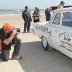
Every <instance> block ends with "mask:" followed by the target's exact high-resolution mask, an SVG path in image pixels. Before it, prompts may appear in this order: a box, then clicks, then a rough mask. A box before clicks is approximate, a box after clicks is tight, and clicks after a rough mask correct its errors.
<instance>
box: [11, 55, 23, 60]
mask: <svg viewBox="0 0 72 72" xmlns="http://www.w3.org/2000/svg"><path fill="white" fill-rule="evenodd" d="M22 59H23V57H22V56H19V55H18V56H13V57H12V60H22Z"/></svg>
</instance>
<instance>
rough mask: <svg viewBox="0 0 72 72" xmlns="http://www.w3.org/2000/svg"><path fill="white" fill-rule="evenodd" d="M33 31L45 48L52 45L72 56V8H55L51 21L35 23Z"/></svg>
mask: <svg viewBox="0 0 72 72" xmlns="http://www.w3.org/2000/svg"><path fill="white" fill-rule="evenodd" d="M33 32H34V34H36V35H37V36H38V37H39V38H40V39H41V42H42V45H43V48H44V50H48V48H49V46H50V47H52V48H54V49H56V50H58V51H60V52H62V53H63V54H65V55H66V56H68V57H70V58H72V8H64V9H57V10H55V11H54V14H53V17H52V19H51V20H50V21H47V22H38V23H35V24H33Z"/></svg>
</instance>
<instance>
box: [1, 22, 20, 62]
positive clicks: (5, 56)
mask: <svg viewBox="0 0 72 72" xmlns="http://www.w3.org/2000/svg"><path fill="white" fill-rule="evenodd" d="M16 34H17V30H16V28H15V27H14V26H13V25H12V24H10V23H4V25H3V27H2V28H1V29H0V50H1V59H2V60H3V61H8V60H9V51H10V50H11V45H12V44H13V45H14V51H13V54H12V59H19V58H20V57H19V51H20V45H21V40H20V39H19V38H17V37H16Z"/></svg>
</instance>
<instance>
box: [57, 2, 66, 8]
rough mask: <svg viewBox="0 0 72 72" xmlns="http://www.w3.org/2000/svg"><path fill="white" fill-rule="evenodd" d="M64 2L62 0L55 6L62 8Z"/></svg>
mask: <svg viewBox="0 0 72 72" xmlns="http://www.w3.org/2000/svg"><path fill="white" fill-rule="evenodd" d="M64 4H65V3H64V2H63V1H61V2H60V4H59V5H58V7H57V8H58V9H60V8H64V7H63V6H64Z"/></svg>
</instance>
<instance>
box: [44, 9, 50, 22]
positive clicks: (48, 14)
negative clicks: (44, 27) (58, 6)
mask: <svg viewBox="0 0 72 72" xmlns="http://www.w3.org/2000/svg"><path fill="white" fill-rule="evenodd" d="M45 16H46V21H49V20H50V18H51V14H50V9H49V8H47V9H46V10H45Z"/></svg>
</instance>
